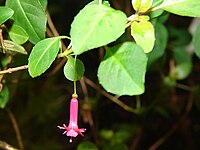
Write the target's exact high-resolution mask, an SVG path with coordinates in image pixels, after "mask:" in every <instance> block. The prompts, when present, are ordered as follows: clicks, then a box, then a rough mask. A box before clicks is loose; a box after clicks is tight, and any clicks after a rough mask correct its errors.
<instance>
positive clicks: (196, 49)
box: [192, 23, 200, 59]
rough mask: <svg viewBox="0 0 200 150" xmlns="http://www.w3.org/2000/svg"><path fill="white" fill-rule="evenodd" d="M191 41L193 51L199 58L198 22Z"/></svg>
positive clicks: (199, 30)
mask: <svg viewBox="0 0 200 150" xmlns="http://www.w3.org/2000/svg"><path fill="white" fill-rule="evenodd" d="M192 43H193V45H194V52H195V54H196V55H197V56H198V58H199V59H200V23H199V25H198V26H197V28H196V31H195V33H194V35H193V39H192Z"/></svg>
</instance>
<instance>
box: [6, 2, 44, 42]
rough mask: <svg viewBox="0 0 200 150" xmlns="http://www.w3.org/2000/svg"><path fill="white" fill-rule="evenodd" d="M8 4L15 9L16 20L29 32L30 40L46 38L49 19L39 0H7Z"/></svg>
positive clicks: (16, 22) (37, 40)
mask: <svg viewBox="0 0 200 150" xmlns="http://www.w3.org/2000/svg"><path fill="white" fill-rule="evenodd" d="M6 6H8V7H10V8H12V9H13V10H14V12H15V13H14V15H13V18H14V22H15V24H17V25H19V26H21V27H22V28H23V29H24V30H25V31H26V32H27V34H28V35H29V37H30V38H29V40H30V42H32V43H33V44H36V43H37V42H39V41H40V40H42V39H44V38H45V31H46V21H47V19H46V14H45V12H44V9H43V8H42V6H41V4H40V3H39V1H38V0H7V1H6Z"/></svg>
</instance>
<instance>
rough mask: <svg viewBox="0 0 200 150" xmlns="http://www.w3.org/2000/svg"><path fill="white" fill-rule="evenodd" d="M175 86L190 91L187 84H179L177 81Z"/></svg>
mask: <svg viewBox="0 0 200 150" xmlns="http://www.w3.org/2000/svg"><path fill="white" fill-rule="evenodd" d="M175 87H176V88H179V89H182V90H185V91H189V92H191V91H192V88H191V87H189V86H187V85H184V84H181V83H177V84H176V86H175Z"/></svg>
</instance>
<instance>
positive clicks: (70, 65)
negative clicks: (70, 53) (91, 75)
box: [64, 58, 85, 81]
mask: <svg viewBox="0 0 200 150" xmlns="http://www.w3.org/2000/svg"><path fill="white" fill-rule="evenodd" d="M74 61H75V59H74V58H68V60H67V63H66V64H65V66H64V75H65V77H66V78H67V79H68V80H70V81H77V80H80V79H81V78H82V77H83V75H84V72H85V67H84V64H83V63H82V61H81V60H79V59H76V65H75V68H76V69H75V68H74V63H75V62H74ZM74 69H75V70H74ZM75 73H76V75H75Z"/></svg>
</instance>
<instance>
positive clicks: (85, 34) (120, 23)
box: [70, 4, 127, 55]
mask: <svg viewBox="0 0 200 150" xmlns="http://www.w3.org/2000/svg"><path fill="white" fill-rule="evenodd" d="M126 23H127V17H126V15H125V14H124V13H123V12H122V11H119V10H114V9H113V8H111V7H108V6H105V5H97V4H92V5H91V4H89V5H87V6H85V7H84V8H83V9H82V10H81V11H80V12H79V13H78V15H77V16H76V17H75V19H74V21H73V22H72V25H71V31H70V35H71V39H72V47H73V50H74V53H75V54H77V55H78V54H81V53H83V52H86V51H88V50H90V49H93V48H97V47H100V46H103V45H106V44H108V43H110V42H113V41H115V40H116V39H117V38H119V37H120V36H121V35H122V34H123V33H124V32H125V28H126Z"/></svg>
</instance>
